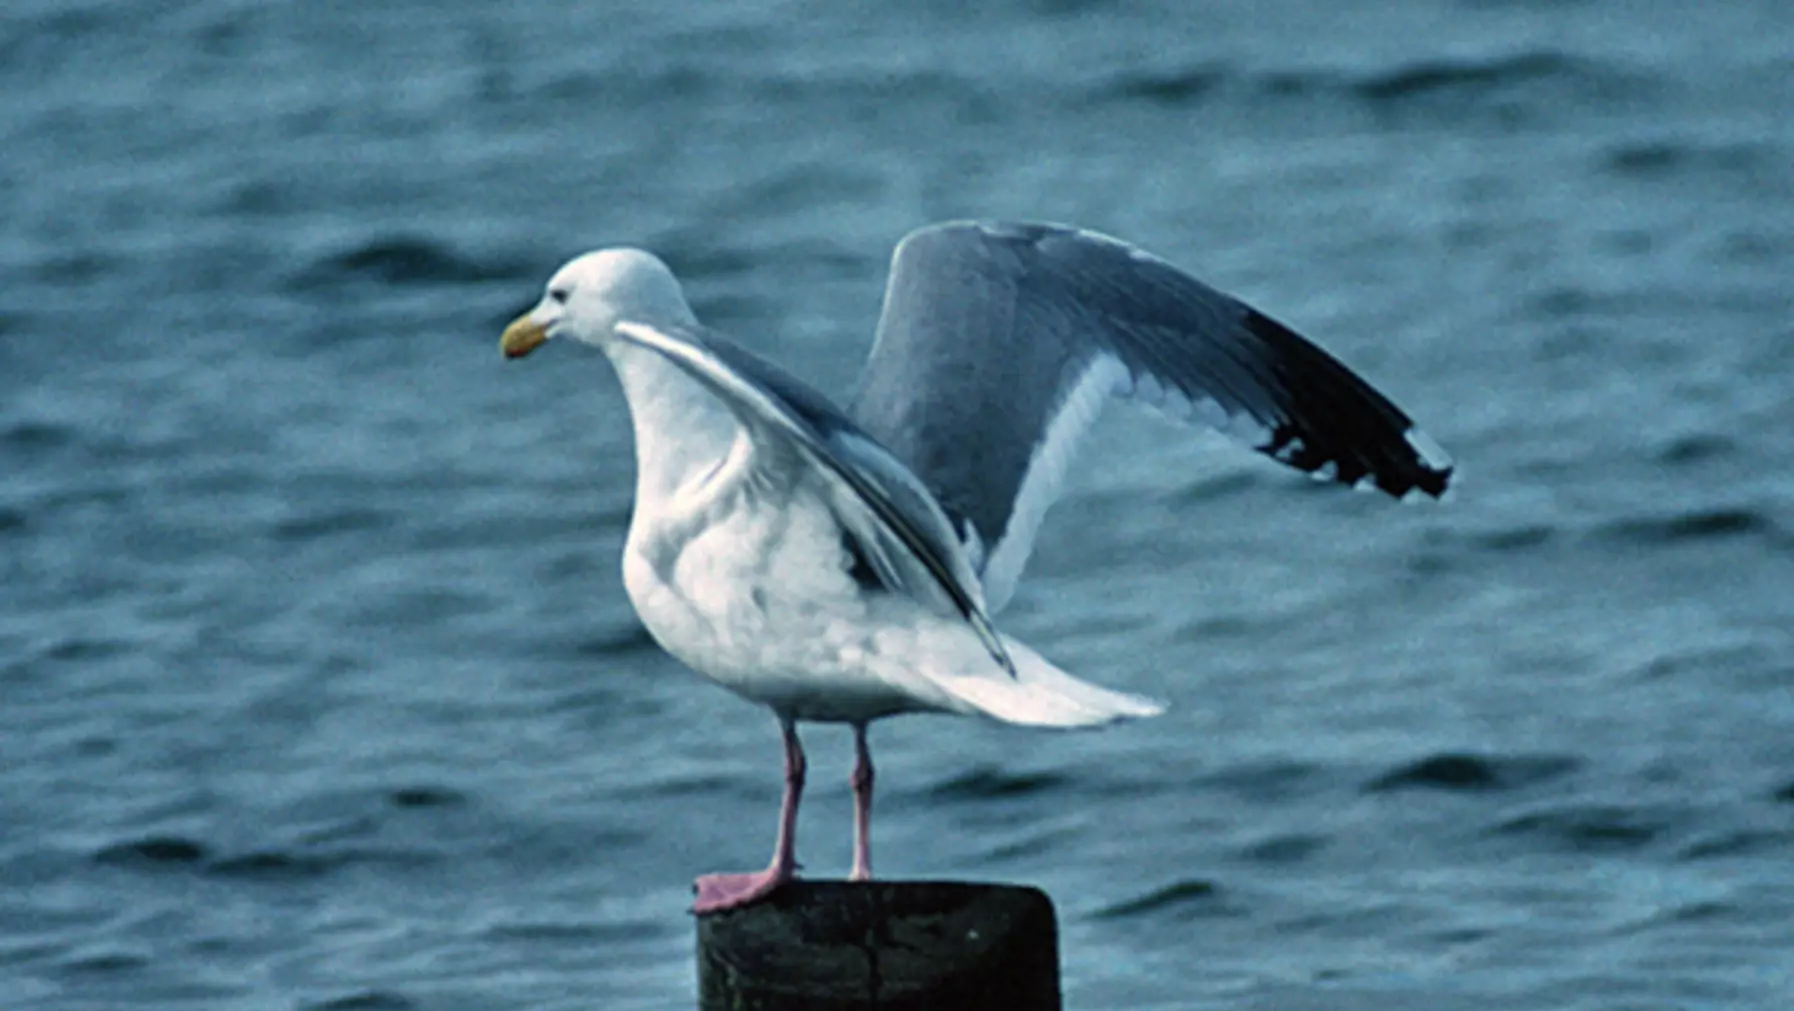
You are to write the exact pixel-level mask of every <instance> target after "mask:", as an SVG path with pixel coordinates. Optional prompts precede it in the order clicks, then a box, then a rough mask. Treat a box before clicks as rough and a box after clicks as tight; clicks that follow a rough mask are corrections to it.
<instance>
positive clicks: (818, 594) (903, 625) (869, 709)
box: [623, 461, 983, 722]
mask: <svg viewBox="0 0 1794 1011" xmlns="http://www.w3.org/2000/svg"><path fill="white" fill-rule="evenodd" d="M719 466H721V467H726V466H727V461H725V463H724V464H723V465H719ZM800 473H802V474H803V476H801V477H798V478H797V479H796V480H795V481H794V482H792V483H791V485H790V486H789V487H784V488H780V487H776V486H769V483H768V482H766V481H765V480H758V479H755V478H748V479H746V480H741V481H727V480H723V479H720V478H715V477H712V476H708V475H707V476H704V477H700V478H697V479H695V480H694V481H693V482H690V483H689V484H688V485H687V486H686V487H684V488H682V489H681V490H680V492H679V493H678V494H677V495H676V496H675V499H676V500H680V501H678V503H677V505H669V508H667V509H665V510H659V509H654V508H644V507H641V506H638V509H637V513H636V518H635V520H634V522H633V523H632V524H631V527H630V532H629V541H628V544H627V546H626V548H625V550H624V553H623V581H624V585H625V587H626V588H627V589H628V591H629V597H630V600H631V601H632V602H633V603H634V604H635V609H636V612H637V613H638V614H639V615H641V618H642V621H643V623H644V624H645V625H646V626H647V628H648V631H649V632H650V633H651V634H652V635H653V636H654V638H655V640H656V641H657V642H659V643H660V645H661V646H662V647H663V648H664V649H666V651H667V652H669V653H671V654H673V655H674V656H675V657H677V658H679V659H680V660H681V661H683V662H684V663H685V664H686V665H687V666H689V667H691V668H692V669H693V670H696V671H698V672H699V673H701V674H704V675H706V676H707V677H709V678H711V679H713V680H715V681H716V682H717V683H718V684H721V685H722V686H723V687H725V688H728V689H729V690H731V691H733V692H735V693H736V694H738V695H741V696H743V697H744V698H747V699H749V700H751V701H754V702H758V703H760V704H762V705H766V706H769V707H771V708H773V709H774V710H776V711H778V712H780V713H781V714H784V715H786V716H789V717H791V718H794V719H803V720H820V721H837V722H860V721H865V720H870V719H875V718H877V717H880V716H887V715H892V714H895V713H899V712H915V711H943V710H944V711H954V712H962V711H965V710H966V709H967V707H966V706H965V705H964V704H963V703H960V702H958V701H957V700H954V699H953V698H951V697H950V696H949V695H947V694H946V693H945V692H944V691H942V690H941V689H940V688H939V687H938V686H936V685H935V684H933V683H932V682H931V681H930V679H929V678H928V677H927V676H926V675H925V673H924V670H926V669H927V667H928V666H929V665H943V666H945V667H946V668H948V669H951V668H957V667H960V666H961V665H964V664H975V663H977V662H979V660H980V659H982V657H983V648H982V646H980V645H979V644H978V642H977V640H976V637H975V636H973V635H972V634H971V633H970V632H969V630H967V629H965V628H961V627H958V626H957V625H954V624H951V623H947V622H943V621H942V620H941V619H939V618H938V617H937V616H935V615H933V614H931V613H929V612H927V611H926V610H925V609H923V608H922V607H921V606H920V605H918V604H916V603H915V602H913V601H910V600H908V599H907V598H903V597H900V596H897V595H894V594H890V593H885V592H882V591H867V590H865V589H864V588H862V587H861V586H860V585H859V584H858V583H856V582H855V580H854V579H853V577H852V576H851V575H850V574H849V569H848V562H849V559H848V553H847V549H846V547H845V545H844V544H843V541H842V533H841V528H840V526H839V525H838V524H837V522H836V520H835V518H834V516H833V515H832V514H831V513H830V511H829V509H828V506H827V505H826V504H825V500H824V498H823V494H824V492H823V488H822V486H821V483H820V480H819V479H818V478H817V477H815V476H814V475H813V474H812V473H810V472H809V471H807V470H805V471H801V472H800ZM718 485H721V486H722V487H716V486H718ZM711 488H716V490H715V492H714V493H710V492H709V489H711ZM707 495H708V497H706V496H707ZM667 515H677V516H679V517H680V519H679V521H677V522H668V521H666V519H665V517H666V516H667Z"/></svg>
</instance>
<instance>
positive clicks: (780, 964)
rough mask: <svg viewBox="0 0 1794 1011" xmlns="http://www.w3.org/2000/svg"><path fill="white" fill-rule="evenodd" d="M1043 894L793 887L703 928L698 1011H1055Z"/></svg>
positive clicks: (899, 886) (999, 888)
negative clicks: (849, 1009)
mask: <svg viewBox="0 0 1794 1011" xmlns="http://www.w3.org/2000/svg"><path fill="white" fill-rule="evenodd" d="M1059 1006H1060V1005H1059V942H1058V931H1057V926H1056V925H1055V923H1054V919H1053V903H1052V900H1051V899H1049V898H1047V896H1046V893H1045V892H1042V891H1040V890H1039V889H1038V888H1022V887H1015V886H1010V885H986V884H969V883H962V882H951V881H870V882H846V881H796V882H793V883H791V884H788V885H786V886H784V887H782V888H780V889H779V890H778V891H777V892H775V893H773V895H772V897H771V898H770V899H768V900H766V901H764V902H760V903H756V904H754V905H751V906H747V907H744V908H742V909H733V910H729V911H728V912H723V913H712V914H710V915H708V916H701V917H699V918H698V1007H699V1009H700V1011H845V1009H848V1008H851V1009H853V1011H923V1009H926V1011H1058V1009H1059Z"/></svg>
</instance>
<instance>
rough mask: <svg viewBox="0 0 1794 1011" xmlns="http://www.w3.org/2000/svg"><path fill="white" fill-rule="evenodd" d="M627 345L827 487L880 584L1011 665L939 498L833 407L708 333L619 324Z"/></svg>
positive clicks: (792, 379)
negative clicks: (963, 626) (962, 625)
mask: <svg viewBox="0 0 1794 1011" xmlns="http://www.w3.org/2000/svg"><path fill="white" fill-rule="evenodd" d="M617 333H618V334H619V335H620V336H622V337H623V338H625V339H627V340H629V341H632V342H634V343H636V344H639V345H641V346H642V347H645V348H649V349H651V350H653V351H656V352H658V353H660V354H661V355H663V356H665V357H666V358H667V360H669V361H671V362H672V363H673V364H674V365H676V366H678V367H679V368H680V369H681V370H682V371H684V372H685V373H686V374H687V375H689V376H691V377H692V378H693V379H695V380H697V381H698V382H699V383H701V384H702V385H703V386H704V387H705V388H706V389H708V390H710V392H711V393H713V394H715V395H716V397H717V398H718V399H719V400H721V401H722V402H723V403H724V404H725V405H727V406H728V408H729V410H730V412H731V413H733V414H734V415H735V418H736V420H737V421H739V422H740V423H741V424H742V426H743V427H745V428H746V429H747V430H748V431H749V432H750V433H751V436H752V438H753V439H754V440H755V441H756V442H761V441H763V440H773V441H776V442H777V443H779V444H782V445H783V446H786V447H788V448H789V449H791V450H792V451H794V454H795V455H796V456H797V457H799V458H802V459H804V460H807V461H809V462H810V463H812V464H814V465H815V466H816V467H817V468H818V471H819V472H820V473H821V474H822V475H823V476H824V477H825V478H826V479H827V480H828V481H829V483H830V487H831V490H832V491H833V501H832V503H831V505H832V508H833V511H834V514H835V518H836V520H837V521H839V522H840V524H841V528H842V530H843V532H844V534H845V536H846V537H848V538H849V540H850V542H851V547H852V550H853V553H854V555H855V557H856V558H858V559H863V560H864V561H865V562H866V563H867V564H869V565H870V566H871V567H872V569H873V571H874V573H875V574H876V576H877V578H878V580H879V581H880V583H882V584H883V585H884V586H885V587H887V588H889V589H891V590H893V591H895V592H900V593H905V594H907V595H909V596H911V597H914V598H916V599H917V600H920V601H922V602H923V603H925V604H927V605H929V606H930V607H931V608H933V609H934V610H935V611H937V612H940V613H945V614H957V615H958V616H959V617H961V618H963V619H964V620H965V621H966V623H967V624H969V625H970V626H971V627H972V629H973V630H974V631H975V632H976V633H977V634H978V637H979V639H980V640H981V641H982V642H983V643H984V646H985V648H986V649H987V650H989V651H990V654H991V657H992V658H993V659H995V660H996V661H997V663H998V664H999V665H1000V666H1001V667H1003V669H1005V670H1007V671H1008V672H1009V673H1010V675H1011V676H1013V675H1014V674H1015V665H1014V663H1013V662H1012V661H1011V659H1010V657H1009V653H1008V652H1007V651H1006V650H1005V649H1004V647H1003V643H1002V640H1001V639H1000V638H999V637H998V635H997V631H996V629H995V628H994V627H992V625H991V623H990V619H989V617H988V616H987V615H986V614H985V610H984V600H983V594H982V592H981V589H980V587H979V583H978V578H977V576H976V574H975V573H974V572H973V568H972V563H971V560H970V559H969V558H968V557H967V555H966V552H965V549H964V547H963V546H962V545H961V544H960V542H959V540H958V538H957V537H956V536H955V534H954V531H953V527H952V525H951V524H950V523H949V522H948V520H947V517H946V515H945V514H944V513H943V512H942V511H941V508H940V506H939V505H938V504H936V503H935V500H934V496H933V495H931V494H930V493H929V491H928V489H927V488H926V487H925V486H924V485H923V484H922V482H921V481H920V480H918V479H917V478H916V476H915V475H914V474H912V473H910V472H909V469H908V468H907V467H905V466H904V465H903V464H902V463H900V462H899V461H898V460H897V458H896V457H894V456H892V455H891V453H890V452H889V451H887V450H886V449H885V448H884V447H882V446H880V445H878V443H877V442H875V441H874V440H872V439H871V438H869V437H867V436H866V434H865V433H864V432H862V431H861V430H860V429H859V428H858V427H857V426H855V425H854V424H853V422H851V421H849V420H848V419H847V417H846V415H844V414H842V413H841V412H840V411H839V410H838V409H837V408H835V407H834V406H833V405H832V404H830V403H829V402H828V399H827V398H826V397H824V396H823V395H822V394H820V393H818V392H816V391H815V390H814V389H812V388H810V387H809V386H807V385H805V384H804V383H803V382H801V381H800V380H798V379H796V378H795V377H793V376H791V375H790V374H789V373H787V372H785V371H784V370H782V369H780V368H779V367H778V366H776V365H774V364H772V363H771V362H768V361H766V360H765V359H763V358H760V357H758V356H756V355H754V354H753V353H752V352H749V351H748V350H746V349H745V348H742V347H740V346H739V345H736V344H733V343H731V342H730V341H728V340H727V339H725V338H724V337H722V336H721V335H719V334H717V333H715V332H713V331H709V330H703V331H699V330H693V329H688V328H685V327H678V326H650V325H648V324H645V323H634V322H629V323H620V324H618V325H617Z"/></svg>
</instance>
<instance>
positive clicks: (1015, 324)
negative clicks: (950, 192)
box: [850, 222, 1452, 612]
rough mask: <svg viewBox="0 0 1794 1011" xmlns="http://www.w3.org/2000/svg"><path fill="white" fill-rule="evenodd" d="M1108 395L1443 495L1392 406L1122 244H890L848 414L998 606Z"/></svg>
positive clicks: (1309, 465)
mask: <svg viewBox="0 0 1794 1011" xmlns="http://www.w3.org/2000/svg"><path fill="white" fill-rule="evenodd" d="M1111 395H1123V396H1131V397H1134V398H1137V399H1142V400H1145V401H1147V402H1150V403H1152V404H1154V405H1155V406H1158V407H1160V408H1161V409H1164V410H1165V411H1167V412H1168V413H1171V414H1173V415H1177V416H1182V417H1187V418H1190V419H1193V420H1198V421H1203V422H1206V423H1208V424H1210V425H1213V426H1214V427H1216V428H1219V429H1221V430H1223V431H1225V432H1228V433H1230V434H1232V435H1234V436H1235V437H1236V438H1239V439H1241V440H1243V441H1244V442H1245V443H1246V444H1247V445H1249V446H1250V447H1251V448H1253V449H1256V450H1258V451H1259V452H1261V453H1264V454H1267V455H1269V456H1271V457H1273V458H1275V459H1277V460H1280V461H1282V462H1283V463H1286V464H1288V465H1290V466H1292V467H1296V468H1299V469H1301V470H1304V471H1308V472H1310V473H1313V474H1316V475H1317V476H1322V477H1331V478H1333V479H1334V480H1337V481H1339V482H1341V483H1344V484H1351V485H1356V484H1359V483H1361V482H1369V483H1371V484H1374V485H1375V486H1376V487H1378V488H1381V489H1382V490H1383V491H1385V492H1388V493H1389V494H1391V495H1396V496H1401V495H1405V494H1407V493H1408V492H1410V491H1415V490H1418V491H1420V492H1422V493H1424V494H1427V495H1432V496H1435V497H1437V496H1438V495H1440V494H1442V493H1443V492H1444V491H1445V486H1446V483H1447V481H1448V480H1449V479H1450V477H1451V472H1452V464H1451V460H1450V458H1449V457H1448V456H1446V454H1445V453H1444V451H1443V450H1441V449H1440V448H1439V447H1438V445H1437V444H1435V443H1434V442H1433V441H1432V440H1431V439H1430V438H1428V437H1427V436H1426V435H1425V434H1424V433H1422V432H1421V431H1419V430H1418V429H1417V428H1415V427H1414V424H1413V422H1412V421H1410V420H1409V418H1408V416H1407V415H1406V414H1404V413H1402V411H1401V409H1400V408H1397V407H1396V406H1395V405H1394V404H1392V403H1390V402H1389V399H1388V398H1386V397H1384V396H1383V395H1382V394H1381V393H1378V392H1377V391H1376V390H1375V389H1373V388H1371V386H1370V385H1369V384H1368V383H1366V382H1365V381H1364V380H1362V379H1360V378H1359V377H1358V376H1356V375H1354V374H1353V373H1352V372H1351V370H1349V369H1347V368H1346V367H1345V366H1344V365H1342V364H1340V363H1339V361H1338V360H1337V359H1335V358H1333V357H1332V356H1331V355H1329V354H1327V352H1325V351H1323V350H1321V349H1320V348H1318V347H1316V346H1315V345H1313V344H1311V343H1309V342H1308V341H1307V340H1305V339H1303V338H1302V337H1301V336H1299V335H1297V334H1296V333H1294V332H1293V331H1291V330H1290V329H1289V328H1287V327H1285V326H1283V325H1282V324H1281V323H1278V322H1277V321H1276V320H1273V319H1271V318H1270V317H1268V316H1265V315H1264V314H1262V313H1260V312H1258V311H1257V310H1255V309H1253V308H1252V307H1251V306H1249V305H1246V304H1245V303H1243V302H1240V301H1239V300H1237V299H1234V298H1232V297H1230V296H1228V295H1224V294H1222V293H1221V292H1218V291H1216V290H1214V289H1213V288H1210V287H1209V286H1207V285H1205V284H1203V283H1202V282H1201V281H1198V280H1196V279H1195V278H1194V277H1191V276H1190V275H1189V274H1186V273H1184V272H1183V271H1181V270H1179V269H1178V268H1176V267H1174V266H1172V265H1171V264H1169V263H1167V262H1165V261H1164V260H1161V259H1159V258H1158V257H1156V256H1153V255H1151V254H1149V253H1146V252H1143V251H1142V250H1140V249H1137V248H1135V247H1133V246H1131V245H1128V244H1127V243H1124V242H1121V241H1120V240H1118V239H1112V238H1109V237H1108V236H1105V235H1099V234H1097V233H1094V232H1088V231H1082V230H1078V229H1071V228H1064V227H1060V226H1056V225H1043V224H1007V223H986V222H950V223H947V224H940V225H932V226H930V227H927V228H923V229H920V230H918V231H915V232H912V233H910V234H909V235H908V236H907V237H905V238H904V240H903V241H902V242H901V243H899V244H898V246H897V251H896V253H895V255H894V256H893V258H892V264H891V277H890V282H889V286H888V287H887V289H886V291H885V304H884V313H883V316H882V317H881V318H880V320H879V324H878V340H877V343H876V344H875V345H874V347H873V349H872V355H871V358H870V359H869V360H868V361H867V363H866V370H865V374H864V376H863V378H862V381H861V387H860V390H859V393H858V395H857V396H856V398H855V400H854V402H853V405H852V409H851V412H850V413H851V415H852V417H853V419H854V420H855V421H856V422H858V423H859V425H860V427H861V428H863V429H864V430H865V431H866V432H868V433H870V434H871V435H872V437H873V438H875V439H877V440H878V441H879V442H880V443H882V444H883V445H884V446H885V447H887V448H888V449H889V450H890V451H891V452H893V453H895V454H896V456H897V457H898V459H900V460H902V461H903V462H904V463H905V464H907V465H908V466H909V469H910V470H911V471H913V472H914V473H915V474H916V475H917V476H919V477H920V478H921V479H922V480H923V481H924V482H925V483H926V484H927V486H928V487H929V489H930V490H932V491H933V492H934V494H935V496H936V498H938V499H939V501H940V503H941V505H942V506H943V507H945V508H946V510H947V511H948V512H949V513H950V514H952V516H953V517H954V518H955V520H956V521H957V522H958V523H959V524H960V527H961V529H960V531H959V533H960V536H961V538H962V540H964V541H965V543H966V544H967V545H968V549H969V550H971V552H972V554H973V557H974V561H975V563H976V565H977V567H978V568H979V569H980V572H981V577H982V582H983V585H984V595H985V601H986V602H987V604H988V606H989V607H990V609H991V610H992V611H993V612H994V611H997V610H1000V609H1001V608H1002V607H1003V605H1004V604H1005V603H1007V602H1008V600H1009V597H1010V595H1011V594H1012V593H1013V592H1014V590H1015V584H1016V581H1017V580H1018V579H1019V578H1020V577H1021V571H1022V567H1023V566H1024V565H1025V564H1026V562H1027V558H1028V554H1029V553H1030V552H1031V551H1032V550H1033V544H1034V534H1035V531H1036V530H1037V529H1038V528H1039V525H1040V521H1041V519H1042V517H1043V516H1044V514H1045V512H1046V509H1047V507H1048V506H1049V505H1051V504H1052V501H1053V499H1054V498H1055V497H1056V496H1057V494H1058V487H1059V484H1060V481H1061V480H1062V479H1063V476H1064V472H1065V468H1066V466H1067V465H1068V464H1069V462H1070V458H1071V454H1072V452H1073V450H1074V449H1075V447H1076V444H1077V443H1078V442H1079V441H1080V439H1081V438H1082V436H1083V435H1084V433H1085V432H1086V431H1087V430H1088V428H1089V426H1090V424H1091V422H1093V421H1094V420H1095V418H1096V416H1097V414H1098V413H1099V412H1100V411H1101V409H1102V405H1103V403H1104V402H1105V401H1107V399H1108V398H1109V397H1110V396H1111Z"/></svg>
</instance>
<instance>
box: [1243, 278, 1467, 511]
mask: <svg viewBox="0 0 1794 1011" xmlns="http://www.w3.org/2000/svg"><path fill="white" fill-rule="evenodd" d="M1241 323H1242V324H1243V325H1244V326H1245V328H1246V329H1247V330H1248V331H1250V332H1251V333H1252V334H1253V335H1254V336H1256V337H1257V338H1259V339H1260V340H1262V341H1264V342H1265V344H1266V345H1267V346H1269V347H1270V348H1272V349H1273V352H1274V357H1273V361H1274V362H1275V363H1276V368H1277V369H1278V371H1279V372H1280V373H1282V374H1281V375H1280V376H1279V378H1280V379H1281V380H1282V383H1283V385H1284V386H1285V387H1286V388H1287V390H1288V391H1289V400H1290V402H1289V403H1288V404H1287V405H1286V406H1287V407H1288V408H1289V409H1290V413H1291V415H1292V417H1290V418H1289V419H1288V420H1286V421H1284V422H1283V423H1281V424H1279V425H1278V426H1277V427H1276V429H1275V430H1273V431H1272V433H1271V438H1270V440H1269V441H1268V442H1266V443H1265V444H1264V445H1262V446H1259V447H1258V451H1259V452H1261V453H1263V454H1265V455H1266V456H1269V457H1271V458H1273V459H1275V460H1277V461H1279V462H1280V463H1284V464H1287V465H1289V466H1291V467H1294V468H1296V469H1297V470H1301V471H1305V472H1307V473H1309V474H1312V475H1314V476H1316V477H1321V478H1327V479H1331V480H1334V481H1337V482H1339V483H1340V484H1346V485H1352V486H1355V487H1356V486H1361V485H1363V484H1365V483H1366V482H1367V481H1368V482H1369V483H1370V484H1371V485H1374V486H1375V487H1376V488H1378V489H1380V490H1381V491H1383V492H1385V493H1387V494H1389V495H1391V496H1393V497H1395V498H1403V497H1405V496H1406V495H1408V493H1410V492H1413V491H1416V490H1418V491H1419V492H1421V493H1422V494H1424V495H1428V496H1431V497H1432V498H1439V497H1441V496H1443V495H1444V494H1445V491H1446V488H1447V487H1448V486H1449V485H1450V484H1451V478H1452V474H1453V472H1454V471H1455V470H1456V466H1455V465H1454V464H1453V463H1452V460H1451V457H1450V455H1448V454H1447V453H1446V452H1445V450H1443V449H1442V448H1440V446H1439V444H1438V443H1436V442H1434V441H1433V440H1432V438H1431V437H1429V436H1428V435H1427V434H1426V433H1425V432H1423V431H1421V430H1420V429H1419V428H1417V427H1416V426H1415V425H1414V422H1413V420H1412V419H1410V418H1409V417H1408V416H1407V415H1406V414H1404V413H1402V410H1401V408H1399V407H1396V406H1395V404H1393V403H1391V402H1390V400H1389V398H1388V397H1385V396H1383V394H1381V393H1379V392H1377V390H1376V389H1375V388H1373V387H1372V386H1371V385H1370V384H1369V383H1367V382H1365V381H1364V380H1363V379H1361V378H1359V377H1358V375H1357V374H1355V373H1354V372H1352V371H1351V370H1350V369H1348V368H1347V367H1346V366H1345V365H1343V364H1341V363H1340V361H1339V360H1338V359H1336V358H1334V357H1333V356H1332V355H1330V354H1328V353H1327V352H1325V351H1323V350H1322V349H1321V348H1319V347H1317V346H1316V345H1314V344H1313V343H1310V342H1309V341H1308V340H1307V339H1305V338H1303V337H1302V336H1301V335H1300V334H1297V333H1296V332H1295V331H1293V330H1291V329H1289V328H1288V327H1286V326H1284V325H1283V324H1282V323H1279V322H1277V321H1276V320H1274V319H1272V318H1271V317H1269V316H1266V315H1265V314H1263V313H1261V312H1259V311H1258V310H1256V309H1252V308H1250V307H1247V308H1246V309H1245V315H1244V318H1243V319H1242V320H1241Z"/></svg>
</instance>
